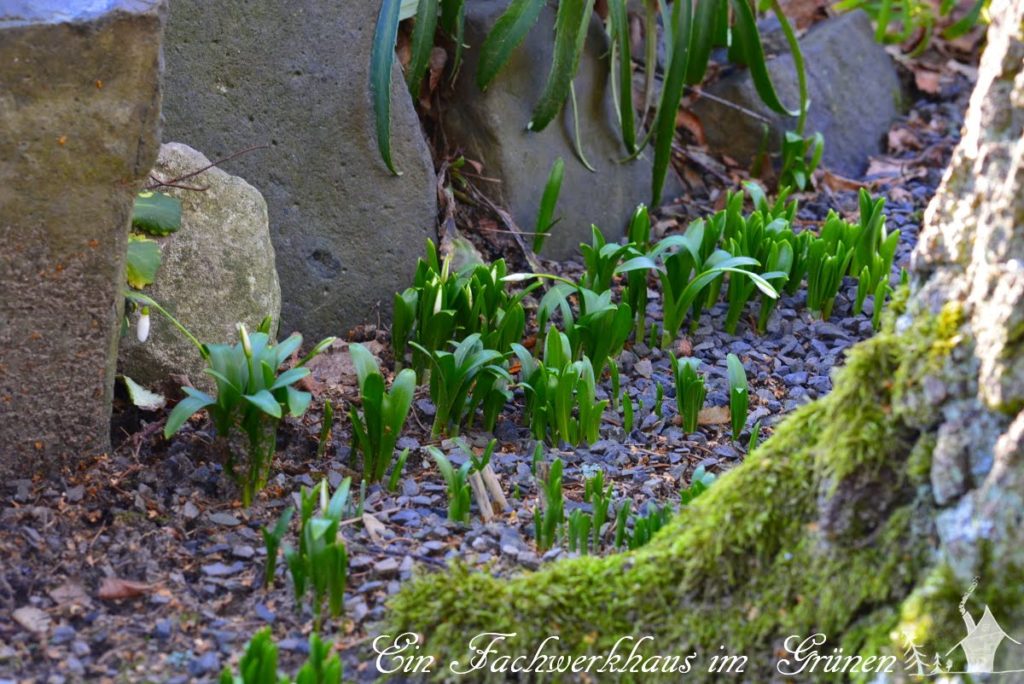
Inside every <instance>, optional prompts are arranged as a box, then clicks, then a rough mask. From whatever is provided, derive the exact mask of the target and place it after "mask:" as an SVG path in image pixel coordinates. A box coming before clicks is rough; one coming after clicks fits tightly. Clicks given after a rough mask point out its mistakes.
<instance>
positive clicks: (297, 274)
mask: <svg viewBox="0 0 1024 684" xmlns="http://www.w3.org/2000/svg"><path fill="white" fill-rule="evenodd" d="M379 7H380V0H375V1H373V2H337V1H336V0H298V1H296V2H246V3H241V2H209V0H175V1H174V3H173V5H172V7H171V14H170V18H169V20H168V26H167V39H166V45H165V58H166V74H165V79H164V84H165V98H164V116H165V126H166V132H167V137H168V138H169V139H173V140H180V141H181V142H184V143H186V144H188V145H191V146H192V147H195V148H196V149H200V150H202V151H203V152H204V153H205V154H206V155H207V156H209V157H210V158H211V159H220V158H222V157H226V156H228V155H231V154H233V153H235V152H239V151H240V150H243V149H246V148H249V147H252V146H255V145H267V146H268V149H261V150H256V151H253V152H250V153H248V154H244V155H242V156H240V157H237V158H235V159H233V160H231V161H229V162H227V163H225V164H224V165H223V168H224V169H225V170H226V171H228V172H230V173H233V174H236V175H238V176H241V177H242V178H245V179H246V180H247V181H249V182H250V183H252V184H253V185H254V186H256V187H257V188H258V189H259V190H260V192H262V193H263V196H264V198H266V200H267V207H268V209H269V213H270V230H271V237H272V239H273V241H274V247H275V249H276V250H277V266H278V271H279V273H280V276H281V288H282V296H283V305H282V312H281V317H282V325H281V332H282V334H287V333H288V332H290V331H292V330H299V331H301V332H302V333H303V334H305V335H306V337H307V338H310V339H312V338H314V337H316V338H319V337H324V336H327V335H330V334H339V333H340V332H343V331H344V330H345V329H346V328H348V327H350V326H353V325H355V324H358V323H360V322H362V321H366V320H373V321H376V319H377V312H376V311H375V307H376V305H377V304H378V302H382V303H383V304H384V308H385V309H387V310H390V302H391V298H392V296H393V295H394V293H395V291H397V290H400V289H404V288H405V287H407V286H408V284H409V282H410V281H411V279H412V275H413V273H414V271H415V267H416V259H417V258H418V257H419V256H420V254H421V253H422V251H423V245H424V242H425V241H426V238H427V237H428V236H430V235H432V233H433V227H434V221H435V215H436V202H437V189H436V183H435V177H434V168H433V163H432V161H431V158H430V153H429V151H428V150H427V146H426V143H425V142H424V139H423V134H422V132H421V129H420V124H419V120H418V118H417V117H416V113H415V111H414V109H413V105H412V100H411V98H410V97H409V94H408V92H407V90H406V88H405V85H404V82H403V81H402V78H401V76H400V73H399V71H398V68H397V67H396V71H395V76H394V78H393V80H392V93H391V97H392V125H391V134H392V143H393V147H394V156H395V163H396V164H397V167H398V169H399V170H401V171H402V172H403V175H402V176H400V177H395V176H392V175H391V174H390V173H389V172H388V171H387V169H386V168H385V166H384V164H383V162H382V161H381V160H380V156H379V154H378V153H377V144H376V137H375V132H374V126H373V109H372V106H371V101H370V92H369V85H368V84H369V80H370V77H369V64H370V44H371V40H372V36H373V31H374V24H375V21H376V18H377V13H378V10H379Z"/></svg>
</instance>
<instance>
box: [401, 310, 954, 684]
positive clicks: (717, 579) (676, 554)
mask: <svg viewBox="0 0 1024 684" xmlns="http://www.w3.org/2000/svg"><path fill="white" fill-rule="evenodd" d="M940 319H941V317H940ZM953 320H954V319H953V318H952V317H947V318H945V319H942V320H939V321H934V320H929V321H925V322H923V323H921V324H919V325H916V326H914V328H913V329H912V330H911V331H908V332H907V333H906V334H904V335H897V334H895V333H894V332H892V326H891V325H890V326H889V329H888V330H887V331H885V332H883V333H881V334H880V335H878V336H876V337H875V338H873V339H871V340H868V341H866V342H864V343H861V344H859V345H857V346H856V347H854V348H852V349H851V351H850V354H849V358H848V361H847V364H846V366H845V367H844V368H843V369H841V371H840V372H839V374H838V376H837V379H836V383H835V389H834V390H833V392H832V393H831V394H830V395H828V396H827V397H825V398H823V399H821V400H819V401H817V402H814V403H812V404H809V405H807V406H805V407H802V408H801V409H799V410H797V411H796V412H795V413H794V414H793V415H792V416H790V417H789V418H787V420H786V421H784V422H783V423H782V424H781V425H780V426H779V429H778V430H777V431H776V433H775V434H774V435H773V436H772V438H771V439H769V440H768V441H766V442H765V443H764V444H762V445H761V447H760V448H759V449H757V451H756V452H755V453H754V454H752V455H750V456H749V457H748V458H747V460H746V461H745V462H744V463H743V464H742V465H741V466H739V467H738V468H735V469H734V470H732V471H730V472H729V473H727V474H726V475H724V476H723V477H722V478H721V479H720V481H719V482H718V483H716V485H715V486H714V487H712V488H711V489H710V490H709V491H708V492H707V493H705V494H704V495H702V496H701V497H700V498H699V499H697V500H696V501H695V502H694V504H693V505H691V506H689V507H687V508H686V509H684V510H683V511H682V512H681V513H680V514H679V515H677V516H676V517H675V518H674V519H673V520H672V522H670V523H669V525H668V526H667V527H666V528H665V529H663V530H662V531H661V532H660V533H659V534H658V535H657V536H656V537H655V539H654V540H653V541H652V542H651V543H650V544H649V545H648V546H646V547H643V548H642V549H640V550H638V551H636V552H632V553H628V554H617V555H612V556H608V557H603V558H596V557H584V558H578V559H572V560H566V561H563V562H559V563H555V564H552V565H550V566H547V567H545V568H543V569H541V570H540V571H538V572H535V573H532V574H527V575H524V576H521V577H518V578H515V579H512V580H507V579H499V578H493V577H491V576H489V575H486V574H481V573H475V572H472V571H470V570H469V569H468V568H466V567H463V566H455V567H453V568H452V569H451V571H450V572H449V573H446V574H434V575H426V576H421V577H419V578H417V579H416V580H415V581H414V582H412V583H411V584H409V585H407V586H406V587H405V588H404V589H403V590H402V591H401V592H400V593H399V594H398V595H397V596H396V597H395V598H394V599H393V600H392V602H391V609H392V610H391V614H390V625H389V627H390V629H389V630H388V631H389V632H390V633H391V634H396V633H400V632H406V631H413V632H417V633H420V634H422V635H423V636H424V639H425V644H424V645H423V646H422V647H421V649H420V650H419V651H417V653H429V654H433V655H435V656H437V657H438V661H437V662H438V663H440V665H438V666H437V667H436V668H435V672H436V673H437V674H438V675H439V676H443V675H444V673H446V672H447V670H446V669H445V666H446V664H447V663H448V662H450V661H452V660H461V661H462V662H463V663H465V660H466V657H467V651H466V644H467V641H468V639H470V638H471V637H472V636H473V635H476V634H479V633H481V632H510V633H511V632H515V633H516V634H517V636H516V637H515V639H514V641H511V642H509V644H508V646H507V648H508V651H509V652H513V653H516V654H518V653H532V651H533V649H535V648H536V647H537V645H539V644H540V643H541V642H542V641H543V640H544V639H545V638H546V637H547V636H549V635H552V634H557V635H558V636H559V637H560V642H559V649H558V652H559V653H562V654H568V653H571V654H577V655H580V654H582V655H593V654H599V653H607V652H608V651H609V650H610V649H611V648H612V646H613V644H614V643H615V642H616V641H617V640H618V639H619V638H620V637H623V636H628V635H636V633H637V629H638V625H642V626H643V631H644V633H645V634H650V635H651V636H653V637H654V641H653V642H652V643H651V644H650V645H649V647H648V648H646V649H641V651H642V652H644V653H647V654H681V653H689V652H690V651H691V650H696V651H697V652H699V654H700V656H699V658H698V662H703V663H704V666H705V667H706V662H707V660H708V658H710V657H711V656H712V655H714V654H715V653H716V652H718V649H719V647H720V646H723V645H724V646H725V647H726V650H728V651H729V652H730V653H734V654H746V655H747V656H748V657H750V659H751V664H750V668H749V669H759V670H762V671H763V672H764V673H767V672H768V671H769V670H770V669H771V668H772V667H773V666H774V662H775V655H776V653H775V649H776V648H777V646H778V645H779V644H780V643H781V639H782V638H784V637H785V636H786V635H790V634H800V635H804V636H809V635H810V634H813V633H815V632H824V633H825V634H829V635H831V636H832V638H833V639H836V640H839V639H841V640H842V643H841V645H842V647H843V648H844V651H845V652H846V653H847V654H851V653H858V652H862V653H864V654H866V655H868V654H881V653H883V652H886V651H887V650H889V647H890V645H891V641H892V638H891V636H892V633H893V632H894V627H895V626H896V624H897V622H898V620H899V619H900V616H899V614H898V613H897V610H896V609H895V608H894V607H893V606H896V605H899V604H900V602H901V601H902V600H903V599H904V597H905V596H906V595H907V594H909V593H910V591H911V589H912V588H913V587H914V586H915V585H916V584H917V583H919V582H920V581H921V580H922V579H923V576H924V574H926V573H927V571H928V568H929V567H930V565H931V553H932V548H931V545H932V540H931V536H930V534H928V532H927V531H922V530H919V529H917V528H916V527H915V525H914V520H915V518H916V517H920V510H919V509H920V507H921V506H922V505H924V504H922V503H921V502H914V501H910V502H907V501H896V502H895V503H893V510H891V511H888V515H884V517H882V518H881V519H880V520H879V524H877V525H873V526H871V528H870V533H869V534H868V533H867V530H862V529H861V528H857V531H858V532H864V533H865V536H863V537H862V538H858V539H856V540H854V541H855V543H853V544H851V543H850V542H849V540H846V539H844V540H843V543H841V544H836V543H834V540H833V539H831V538H830V537H829V535H828V533H827V531H825V530H822V529H820V528H819V525H818V515H819V511H818V506H819V497H820V495H821V493H822V492H823V491H824V492H828V493H829V496H832V495H835V494H836V493H837V492H838V491H842V490H843V489H844V487H845V488H851V487H852V488H854V490H855V493H854V496H856V495H857V492H856V488H857V487H859V486H860V485H859V484H858V483H861V482H864V481H872V478H873V477H874V476H875V475H877V474H878V473H879V471H880V470H881V469H883V468H887V469H889V470H891V471H892V472H891V473H890V475H893V476H895V477H899V478H908V477H909V478H910V480H911V481H917V480H918V479H920V477H921V474H922V472H923V468H924V465H923V459H924V456H923V454H924V453H925V452H930V449H928V443H927V442H926V441H923V440H921V441H918V446H917V448H916V449H915V453H918V452H919V453H918V455H917V457H916V460H913V459H912V460H911V465H908V453H910V452H911V448H910V447H911V445H912V444H913V440H914V438H915V435H916V430H914V429H913V428H911V427H908V426H907V425H906V424H904V423H903V422H902V421H901V420H900V419H899V417H898V415H897V413H896V412H894V411H893V409H892V394H893V392H894V390H896V389H897V386H898V381H897V382H893V381H892V380H888V379H889V378H894V377H896V378H899V377H901V376H902V377H903V378H904V381H906V382H909V381H910V380H909V378H911V377H913V376H912V375H911V374H909V373H908V371H907V369H906V366H907V365H913V364H915V363H917V362H918V361H919V359H920V356H922V355H927V353H928V350H930V349H931V348H932V347H933V345H934V343H935V341H936V339H938V338H937V333H938V332H942V333H946V332H948V329H949V328H950V327H951V326H952V324H953ZM887 472H888V471H887ZM874 479H875V480H877V478H874ZM884 513H885V512H883V514H884ZM835 643H838V641H837V642H835ZM697 670H698V671H696V672H694V673H693V674H691V675H688V676H689V677H696V678H700V675H701V674H703V673H704V670H703V669H702V668H701V667H698V668H697ZM748 671H749V670H748ZM476 674H479V673H476ZM704 676H709V675H707V674H704ZM674 677H675V678H678V675H674ZM666 678H668V677H667V676H666ZM657 679H658V677H657V676H652V675H646V676H645V678H644V681H655V680H657Z"/></svg>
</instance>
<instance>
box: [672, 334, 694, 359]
mask: <svg viewBox="0 0 1024 684" xmlns="http://www.w3.org/2000/svg"><path fill="white" fill-rule="evenodd" d="M691 354H693V343H692V342H690V338H689V337H684V338H683V339H681V340H679V341H678V342H676V357H681V356H690V355H691Z"/></svg>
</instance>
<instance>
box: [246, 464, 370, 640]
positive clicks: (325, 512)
mask: <svg viewBox="0 0 1024 684" xmlns="http://www.w3.org/2000/svg"><path fill="white" fill-rule="evenodd" d="M351 484H352V481H351V479H350V478H345V479H344V480H342V482H341V484H340V485H339V486H338V489H337V490H336V491H335V492H334V494H333V496H331V497H330V499H328V486H327V481H326V480H322V481H321V482H320V483H319V484H317V485H316V486H314V487H313V488H312V489H310V488H308V487H303V488H302V492H301V494H300V511H299V545H298V548H294V547H292V546H290V545H288V544H283V539H284V536H285V534H287V532H288V527H289V525H290V524H291V520H292V517H293V516H294V514H295V509H294V508H291V507H289V508H288V509H286V510H285V512H284V513H283V514H282V515H281V517H280V519H278V521H277V524H276V525H275V526H274V528H273V529H265V530H263V540H264V544H265V545H266V549H267V565H266V569H265V572H264V576H263V581H264V585H266V586H269V585H270V584H271V583H272V582H273V581H274V574H275V570H276V568H277V552H278V549H282V551H283V555H284V560H285V564H286V565H287V567H288V572H289V574H290V575H291V578H292V590H293V593H294V596H295V603H296V606H297V607H301V605H302V601H303V600H304V599H305V598H306V594H307V591H308V593H309V595H310V596H309V603H310V607H311V609H312V613H313V627H314V629H315V630H319V628H320V624H321V621H322V617H323V612H324V611H323V609H324V605H325V604H326V606H327V610H328V612H329V614H330V616H331V617H333V618H338V617H340V616H341V613H342V609H343V607H344V606H343V596H344V591H345V579H346V577H347V575H348V553H347V551H346V549H345V544H344V542H343V541H342V540H341V538H340V535H339V534H338V532H339V529H340V527H341V522H342V517H343V515H344V514H345V512H346V510H347V509H348V508H349V507H350V502H349V488H350V487H351Z"/></svg>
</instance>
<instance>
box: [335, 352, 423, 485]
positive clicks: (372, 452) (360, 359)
mask: <svg viewBox="0 0 1024 684" xmlns="http://www.w3.org/2000/svg"><path fill="white" fill-rule="evenodd" d="M349 353H350V354H351V356H352V365H353V366H355V369H356V376H357V377H358V379H359V395H360V398H361V400H362V409H363V410H362V416H360V414H359V413H358V412H357V411H356V408H355V406H354V405H353V406H352V408H351V409H349V419H350V420H351V422H352V451H353V453H355V452H357V451H358V452H360V453H361V454H362V456H363V479H364V480H366V481H367V482H379V481H380V480H381V479H382V478H383V477H384V472H385V471H386V470H387V467H388V465H389V464H390V463H391V460H392V458H393V457H394V454H395V442H396V441H397V440H398V437H399V435H400V434H401V432H402V427H403V426H404V425H405V420H406V418H407V417H408V416H409V409H410V407H411V406H412V396H413V392H414V391H415V390H416V374H415V373H414V372H413V371H412V370H410V369H408V368H406V369H405V370H403V371H401V372H400V373H399V374H398V375H397V376H396V377H395V381H394V382H393V383H392V384H391V391H390V392H387V391H385V389H384V376H383V375H382V374H381V372H380V369H379V368H378V367H377V361H376V360H375V359H374V358H373V355H372V354H371V353H370V352H369V351H367V349H366V348H365V347H364V346H363V345H361V344H356V343H352V344H350V345H349Z"/></svg>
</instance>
